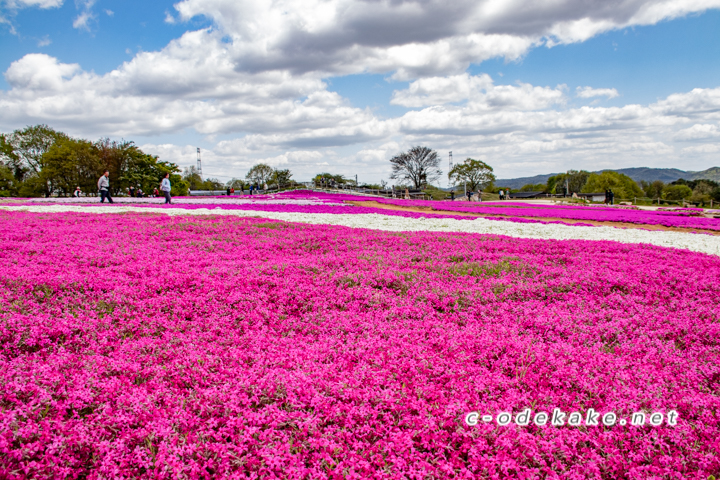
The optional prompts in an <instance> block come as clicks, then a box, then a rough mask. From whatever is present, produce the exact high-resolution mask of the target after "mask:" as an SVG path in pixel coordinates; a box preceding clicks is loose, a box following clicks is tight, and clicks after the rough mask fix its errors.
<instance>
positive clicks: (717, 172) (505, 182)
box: [495, 167, 720, 188]
mask: <svg viewBox="0 0 720 480" xmlns="http://www.w3.org/2000/svg"><path fill="white" fill-rule="evenodd" d="M600 171H602V170H600ZM615 171H616V172H620V173H624V174H625V175H627V176H628V177H630V178H632V179H633V180H635V181H636V182H638V183H640V182H641V181H642V180H645V181H646V182H654V181H655V180H661V181H663V182H665V183H670V182H674V181H675V180H678V179H680V178H684V179H685V180H700V179H706V180H714V181H716V182H720V167H711V168H708V169H707V170H703V171H702V172H691V171H685V170H678V169H677V168H650V167H637V168H620V169H617V170H615ZM595 173H599V172H595ZM553 175H558V174H557V173H550V174H548V175H535V176H534V177H520V178H500V179H498V180H496V181H495V185H496V186H498V187H508V188H521V187H522V186H523V185H527V184H529V183H532V184H537V183H547V180H548V178H550V177H552V176H553Z"/></svg>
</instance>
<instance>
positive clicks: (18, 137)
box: [5, 125, 69, 196]
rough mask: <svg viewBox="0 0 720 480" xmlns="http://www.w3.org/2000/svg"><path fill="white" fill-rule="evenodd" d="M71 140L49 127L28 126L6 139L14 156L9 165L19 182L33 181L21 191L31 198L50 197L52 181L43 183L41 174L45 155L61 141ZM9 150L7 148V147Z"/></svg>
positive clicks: (48, 180)
mask: <svg viewBox="0 0 720 480" xmlns="http://www.w3.org/2000/svg"><path fill="white" fill-rule="evenodd" d="M67 138H69V137H68V136H67V135H66V134H64V133H62V132H56V131H55V130H53V129H52V128H50V127H48V126H47V125H35V126H28V127H25V128H24V129H22V130H15V131H14V132H13V133H12V134H10V135H9V136H7V137H6V138H5V141H6V143H9V144H10V146H11V148H12V152H13V155H12V156H10V157H9V158H10V160H11V162H12V163H11V164H10V165H8V166H9V167H10V168H11V169H12V170H13V173H14V174H15V178H16V179H17V180H18V181H21V182H24V181H28V180H30V179H33V180H32V181H30V182H29V183H28V185H26V186H25V187H24V188H23V187H22V186H21V189H22V190H24V191H25V192H26V193H28V194H30V195H31V196H35V195H37V194H42V195H45V196H49V195H50V194H51V193H52V191H53V184H52V179H46V180H45V181H43V180H42V179H41V177H40V173H41V172H42V169H43V166H44V164H43V155H45V153H47V151H48V150H49V149H50V147H51V146H52V145H53V144H54V143H55V142H56V141H58V140H59V139H67ZM6 148H7V147H6Z"/></svg>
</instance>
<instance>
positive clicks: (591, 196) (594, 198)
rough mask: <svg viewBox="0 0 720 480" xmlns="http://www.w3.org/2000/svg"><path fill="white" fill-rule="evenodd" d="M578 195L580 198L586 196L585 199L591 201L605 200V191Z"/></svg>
mask: <svg viewBox="0 0 720 480" xmlns="http://www.w3.org/2000/svg"><path fill="white" fill-rule="evenodd" d="M577 196H578V197H580V198H584V199H585V200H589V201H591V202H604V201H605V194H604V193H578V194H577Z"/></svg>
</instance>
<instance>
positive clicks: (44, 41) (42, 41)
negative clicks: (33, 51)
mask: <svg viewBox="0 0 720 480" xmlns="http://www.w3.org/2000/svg"><path fill="white" fill-rule="evenodd" d="M51 43H52V40H50V37H49V36H47V35H45V36H44V37H43V38H41V39H40V40H38V42H37V46H38V47H40V48H42V47H47V46H48V45H50V44H51Z"/></svg>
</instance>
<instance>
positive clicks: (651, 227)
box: [345, 200, 720, 235]
mask: <svg viewBox="0 0 720 480" xmlns="http://www.w3.org/2000/svg"><path fill="white" fill-rule="evenodd" d="M345 203H348V204H350V205H356V206H358V207H370V208H381V209H383V210H399V211H403V212H419V213H429V214H431V215H458V216H461V217H507V218H524V219H527V220H538V221H541V222H556V221H557V222H563V223H567V224H569V225H576V224H579V223H580V224H582V223H584V224H586V225H588V224H589V225H597V226H605V227H616V228H635V229H641V230H663V231H667V232H685V233H688V232H693V233H709V234H710V235H720V231H716V230H705V229H699V228H681V227H666V226H664V225H646V224H636V223H627V222H602V221H597V220H573V219H568V218H555V217H542V218H538V217H521V216H518V215H503V214H501V213H493V214H488V213H470V212H453V211H451V210H436V209H434V208H432V207H405V206H402V205H390V204H387V203H379V202H376V201H374V200H370V201H361V202H353V201H345Z"/></svg>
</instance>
